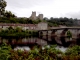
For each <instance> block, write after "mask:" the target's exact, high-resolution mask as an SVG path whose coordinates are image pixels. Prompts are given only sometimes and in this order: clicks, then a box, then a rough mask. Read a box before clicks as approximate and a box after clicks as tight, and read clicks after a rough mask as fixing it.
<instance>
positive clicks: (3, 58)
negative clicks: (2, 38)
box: [0, 43, 12, 60]
mask: <svg viewBox="0 0 80 60" xmlns="http://www.w3.org/2000/svg"><path fill="white" fill-rule="evenodd" d="M10 50H12V49H11V46H8V45H6V44H5V43H3V44H2V45H1V46H0V60H8V59H9V58H10Z"/></svg>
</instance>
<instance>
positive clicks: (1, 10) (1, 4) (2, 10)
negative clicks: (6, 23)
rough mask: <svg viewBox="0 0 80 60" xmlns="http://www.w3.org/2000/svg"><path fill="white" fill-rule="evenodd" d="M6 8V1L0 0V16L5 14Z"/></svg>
mask: <svg viewBox="0 0 80 60" xmlns="http://www.w3.org/2000/svg"><path fill="white" fill-rule="evenodd" d="M6 6H7V4H6V1H5V0H0V15H3V16H4V14H5V7H6Z"/></svg>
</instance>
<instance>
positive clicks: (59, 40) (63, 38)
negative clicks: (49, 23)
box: [38, 27, 80, 46]
mask: <svg viewBox="0 0 80 60" xmlns="http://www.w3.org/2000/svg"><path fill="white" fill-rule="evenodd" d="M67 31H70V32H71V34H72V37H70V38H69V36H68V35H67ZM38 33H39V38H41V39H44V40H46V41H47V42H48V43H50V44H59V45H64V46H69V45H70V44H71V43H72V44H77V43H78V44H79V40H80V27H65V28H53V29H48V30H39V31H38Z"/></svg>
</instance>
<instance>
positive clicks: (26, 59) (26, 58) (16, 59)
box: [0, 43, 80, 60]
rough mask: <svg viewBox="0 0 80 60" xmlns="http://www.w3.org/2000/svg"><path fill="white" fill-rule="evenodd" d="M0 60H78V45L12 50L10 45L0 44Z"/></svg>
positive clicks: (79, 50)
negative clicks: (61, 47)
mask: <svg viewBox="0 0 80 60" xmlns="http://www.w3.org/2000/svg"><path fill="white" fill-rule="evenodd" d="M0 60H80V46H77V45H76V46H73V47H70V48H68V49H67V50H66V52H65V53H64V54H63V52H62V51H60V50H58V49H56V45H50V46H44V49H42V48H41V47H38V46H35V47H34V49H33V50H30V51H27V50H12V49H11V46H8V45H7V44H5V43H4V44H2V45H1V46H0Z"/></svg>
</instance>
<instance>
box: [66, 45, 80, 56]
mask: <svg viewBox="0 0 80 60" xmlns="http://www.w3.org/2000/svg"><path fill="white" fill-rule="evenodd" d="M65 54H66V55H75V56H76V55H79V54H80V46H78V45H76V46H73V47H72V48H68V49H67V50H66V52H65Z"/></svg>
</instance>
